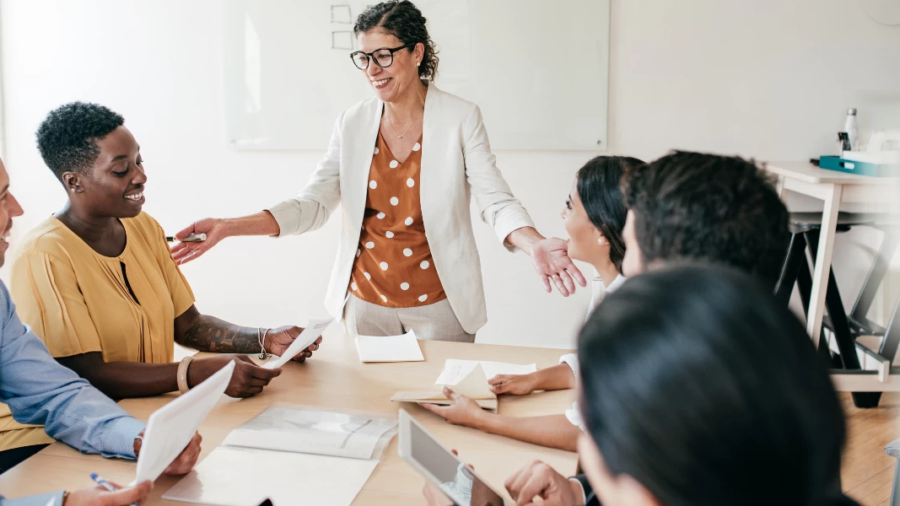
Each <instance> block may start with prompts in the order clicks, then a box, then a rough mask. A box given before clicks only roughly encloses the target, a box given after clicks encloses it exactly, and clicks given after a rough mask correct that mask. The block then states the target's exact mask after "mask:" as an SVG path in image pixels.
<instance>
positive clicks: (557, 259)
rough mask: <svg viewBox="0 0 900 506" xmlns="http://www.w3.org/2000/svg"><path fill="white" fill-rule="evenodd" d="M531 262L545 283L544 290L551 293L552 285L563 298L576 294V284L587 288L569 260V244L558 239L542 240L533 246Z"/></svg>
mask: <svg viewBox="0 0 900 506" xmlns="http://www.w3.org/2000/svg"><path fill="white" fill-rule="evenodd" d="M531 261H532V263H533V264H534V270H536V271H537V273H538V275H539V276H540V277H541V281H542V282H543V283H544V290H546V291H547V293H550V292H551V291H552V290H553V289H552V287H551V283H552V284H553V285H556V289H557V290H559V293H561V294H562V296H563V297H568V296H569V295H572V294H573V293H575V283H576V282H577V283H578V284H579V285H581V286H587V281H585V279H584V276H582V275H581V271H580V270H578V267H576V266H575V263H574V262H572V259H571V258H569V247H568V243H567V242H566V241H564V240H562V239H559V238H556V237H550V238H548V239H541V240H539V241H537V242H535V243H533V244H532V245H531Z"/></svg>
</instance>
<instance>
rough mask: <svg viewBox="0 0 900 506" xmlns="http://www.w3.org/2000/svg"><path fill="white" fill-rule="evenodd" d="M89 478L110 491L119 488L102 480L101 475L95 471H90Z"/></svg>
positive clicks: (132, 505)
mask: <svg viewBox="0 0 900 506" xmlns="http://www.w3.org/2000/svg"><path fill="white" fill-rule="evenodd" d="M91 479H92V480H94V482H96V483H97V485H100V486H101V487H103V488H105V489H106V490H108V491H110V492H115V491H116V490H119V489H117V488H116V487H115V485H113V484H112V483H110V482H108V481H106V480H104V479H103V477H102V476H100V475H99V474H97V473H91ZM136 505H137V503H134V504H131V505H129V506H136Z"/></svg>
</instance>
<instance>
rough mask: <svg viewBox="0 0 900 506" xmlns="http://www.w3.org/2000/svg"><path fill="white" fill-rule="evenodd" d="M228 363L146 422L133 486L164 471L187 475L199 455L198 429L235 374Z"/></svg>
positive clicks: (138, 452) (156, 412) (159, 410)
mask: <svg viewBox="0 0 900 506" xmlns="http://www.w3.org/2000/svg"><path fill="white" fill-rule="evenodd" d="M234 368H235V362H229V363H228V364H227V365H226V366H225V367H223V368H222V370H220V371H219V372H217V373H215V374H213V375H212V376H210V377H209V378H208V379H207V380H206V381H204V382H203V383H201V384H199V385H197V386H196V387H195V388H192V389H191V390H189V391H187V392H186V393H184V394H181V396H179V397H177V398H175V400H173V401H172V402H170V403H168V404H166V405H165V406H163V407H161V408H159V409H158V410H156V411H155V412H154V413H153V414H152V415H150V419H149V420H148V421H147V428H146V430H145V431H144V432H145V434H144V437H143V442H142V444H141V446H140V447H139V448H136V450H137V451H136V453H137V458H138V461H137V478H136V479H135V481H134V482H132V484H135V483H141V482H144V481H154V480H156V478H158V477H159V475H161V474H163V473H164V472H175V473H182V474H183V472H184V473H186V472H187V471H190V469H191V468H193V466H194V464H195V463H196V457H197V456H199V454H200V436H199V435H198V434H197V429H198V428H199V427H200V424H201V423H203V420H204V419H205V418H206V415H208V414H209V412H210V411H211V410H212V409H213V407H214V406H215V405H216V403H218V401H219V399H221V398H222V394H223V393H224V392H225V389H226V388H227V387H228V383H229V380H230V379H231V376H232V374H233V373H234Z"/></svg>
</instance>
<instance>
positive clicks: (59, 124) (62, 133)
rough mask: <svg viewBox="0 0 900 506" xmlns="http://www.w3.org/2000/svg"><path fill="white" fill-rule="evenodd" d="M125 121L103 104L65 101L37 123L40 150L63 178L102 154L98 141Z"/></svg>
mask: <svg viewBox="0 0 900 506" xmlns="http://www.w3.org/2000/svg"><path fill="white" fill-rule="evenodd" d="M124 123H125V119H124V118H122V116H120V115H118V114H116V113H115V112H113V111H111V110H110V109H108V108H106V107H104V106H102V105H98V104H89V103H85V102H72V103H69V104H65V105H63V106H60V107H58V108H57V109H55V110H53V111H51V112H50V114H48V115H47V118H46V119H44V121H43V122H42V123H41V126H40V127H38V130H37V145H38V150H40V152H41V157H43V159H44V163H45V164H47V167H50V170H52V171H53V174H55V175H56V178H57V179H59V180H62V175H63V174H64V173H66V172H84V171H86V170H87V169H89V168H90V167H91V166H92V165H93V164H94V160H96V159H97V155H99V154H100V148H98V147H97V143H96V141H97V140H98V139H103V138H104V137H106V136H107V135H108V134H109V133H110V132H112V131H113V130H115V129H116V128H118V127H120V126H122V125H123V124H124Z"/></svg>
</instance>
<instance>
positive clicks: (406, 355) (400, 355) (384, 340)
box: [356, 330, 425, 363]
mask: <svg viewBox="0 0 900 506" xmlns="http://www.w3.org/2000/svg"><path fill="white" fill-rule="evenodd" d="M356 351H357V352H358V353H359V361H360V362H364V363H371V362H422V361H424V360H425V357H424V356H422V348H420V347H419V341H418V340H417V339H416V333H415V332H413V331H412V330H410V331H409V332H407V333H406V334H403V335H402V336H384V337H377V336H357V337H356Z"/></svg>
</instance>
